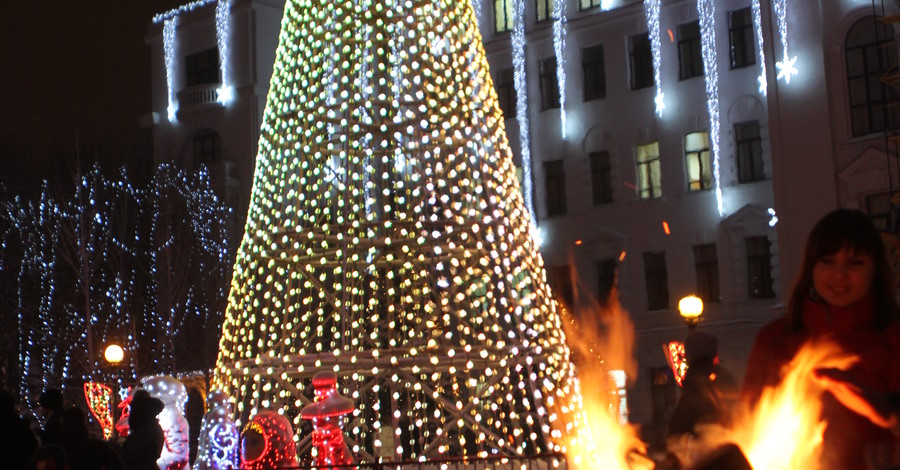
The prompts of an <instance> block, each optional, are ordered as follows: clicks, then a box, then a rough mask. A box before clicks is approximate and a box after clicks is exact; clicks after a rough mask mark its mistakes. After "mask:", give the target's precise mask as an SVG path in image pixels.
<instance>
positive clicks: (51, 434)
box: [38, 388, 65, 445]
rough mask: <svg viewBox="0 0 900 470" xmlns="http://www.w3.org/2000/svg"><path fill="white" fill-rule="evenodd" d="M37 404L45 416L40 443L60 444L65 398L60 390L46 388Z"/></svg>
mask: <svg viewBox="0 0 900 470" xmlns="http://www.w3.org/2000/svg"><path fill="white" fill-rule="evenodd" d="M38 406H40V409H41V412H42V413H43V414H44V416H46V417H47V419H46V421H45V422H44V429H43V430H42V431H41V436H40V437H41V445H50V444H60V443H61V441H62V429H61V428H62V423H61V422H62V412H63V408H64V407H65V399H64V398H63V393H62V390H60V389H58V388H48V389H46V390H44V392H43V393H41V396H40V398H38Z"/></svg>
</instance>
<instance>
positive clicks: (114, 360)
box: [103, 344, 125, 364]
mask: <svg viewBox="0 0 900 470" xmlns="http://www.w3.org/2000/svg"><path fill="white" fill-rule="evenodd" d="M103 357H104V358H105V359H106V360H107V361H108V362H109V363H110V364H118V363H120V362H122V359H124V358H125V351H123V350H122V346H119V345H118V344H110V345H109V346H107V347H106V351H104V352H103Z"/></svg>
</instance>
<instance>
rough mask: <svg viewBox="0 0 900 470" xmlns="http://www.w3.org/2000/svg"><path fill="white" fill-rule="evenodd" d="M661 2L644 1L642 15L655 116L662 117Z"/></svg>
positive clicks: (664, 106) (659, 0)
mask: <svg viewBox="0 0 900 470" xmlns="http://www.w3.org/2000/svg"><path fill="white" fill-rule="evenodd" d="M660 3H661V0H644V13H645V15H646V17H647V31H648V33H649V35H650V48H651V52H652V53H653V83H655V84H656V97H655V98H654V99H653V102H654V104H655V105H656V115H657V116H659V117H662V113H663V110H664V109H666V103H665V100H664V98H663V92H662V79H661V78H660V68H661V63H662V56H661V55H660V50H661V49H662V42H661V41H660V39H659V8H660Z"/></svg>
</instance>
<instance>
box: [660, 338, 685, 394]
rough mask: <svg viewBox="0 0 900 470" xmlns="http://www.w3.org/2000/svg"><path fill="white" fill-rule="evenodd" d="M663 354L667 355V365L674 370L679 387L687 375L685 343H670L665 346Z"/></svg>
mask: <svg viewBox="0 0 900 470" xmlns="http://www.w3.org/2000/svg"><path fill="white" fill-rule="evenodd" d="M663 353H664V354H665V355H666V363H667V364H669V369H671V370H672V375H673V376H674V377H675V383H676V384H678V386H679V387H681V386H682V383H683V382H684V374H685V373H687V358H686V357H685V354H684V343H682V342H681V341H670V342H668V343H666V344H663Z"/></svg>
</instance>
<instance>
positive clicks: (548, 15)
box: [534, 0, 566, 23]
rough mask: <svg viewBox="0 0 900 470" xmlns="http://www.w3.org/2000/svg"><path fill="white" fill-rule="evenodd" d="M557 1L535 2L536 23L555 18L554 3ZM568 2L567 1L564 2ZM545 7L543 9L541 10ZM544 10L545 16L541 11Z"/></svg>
mask: <svg viewBox="0 0 900 470" xmlns="http://www.w3.org/2000/svg"><path fill="white" fill-rule="evenodd" d="M554 1H556V0H534V18H535V22H536V23H542V22H544V21H547V20H552V19H554V18H553V7H554V4H553V2H554ZM562 1H566V0H562ZM542 6H543V8H541V7H542ZM542 10H543V13H544V14H543V16H542V15H541V11H542Z"/></svg>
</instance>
